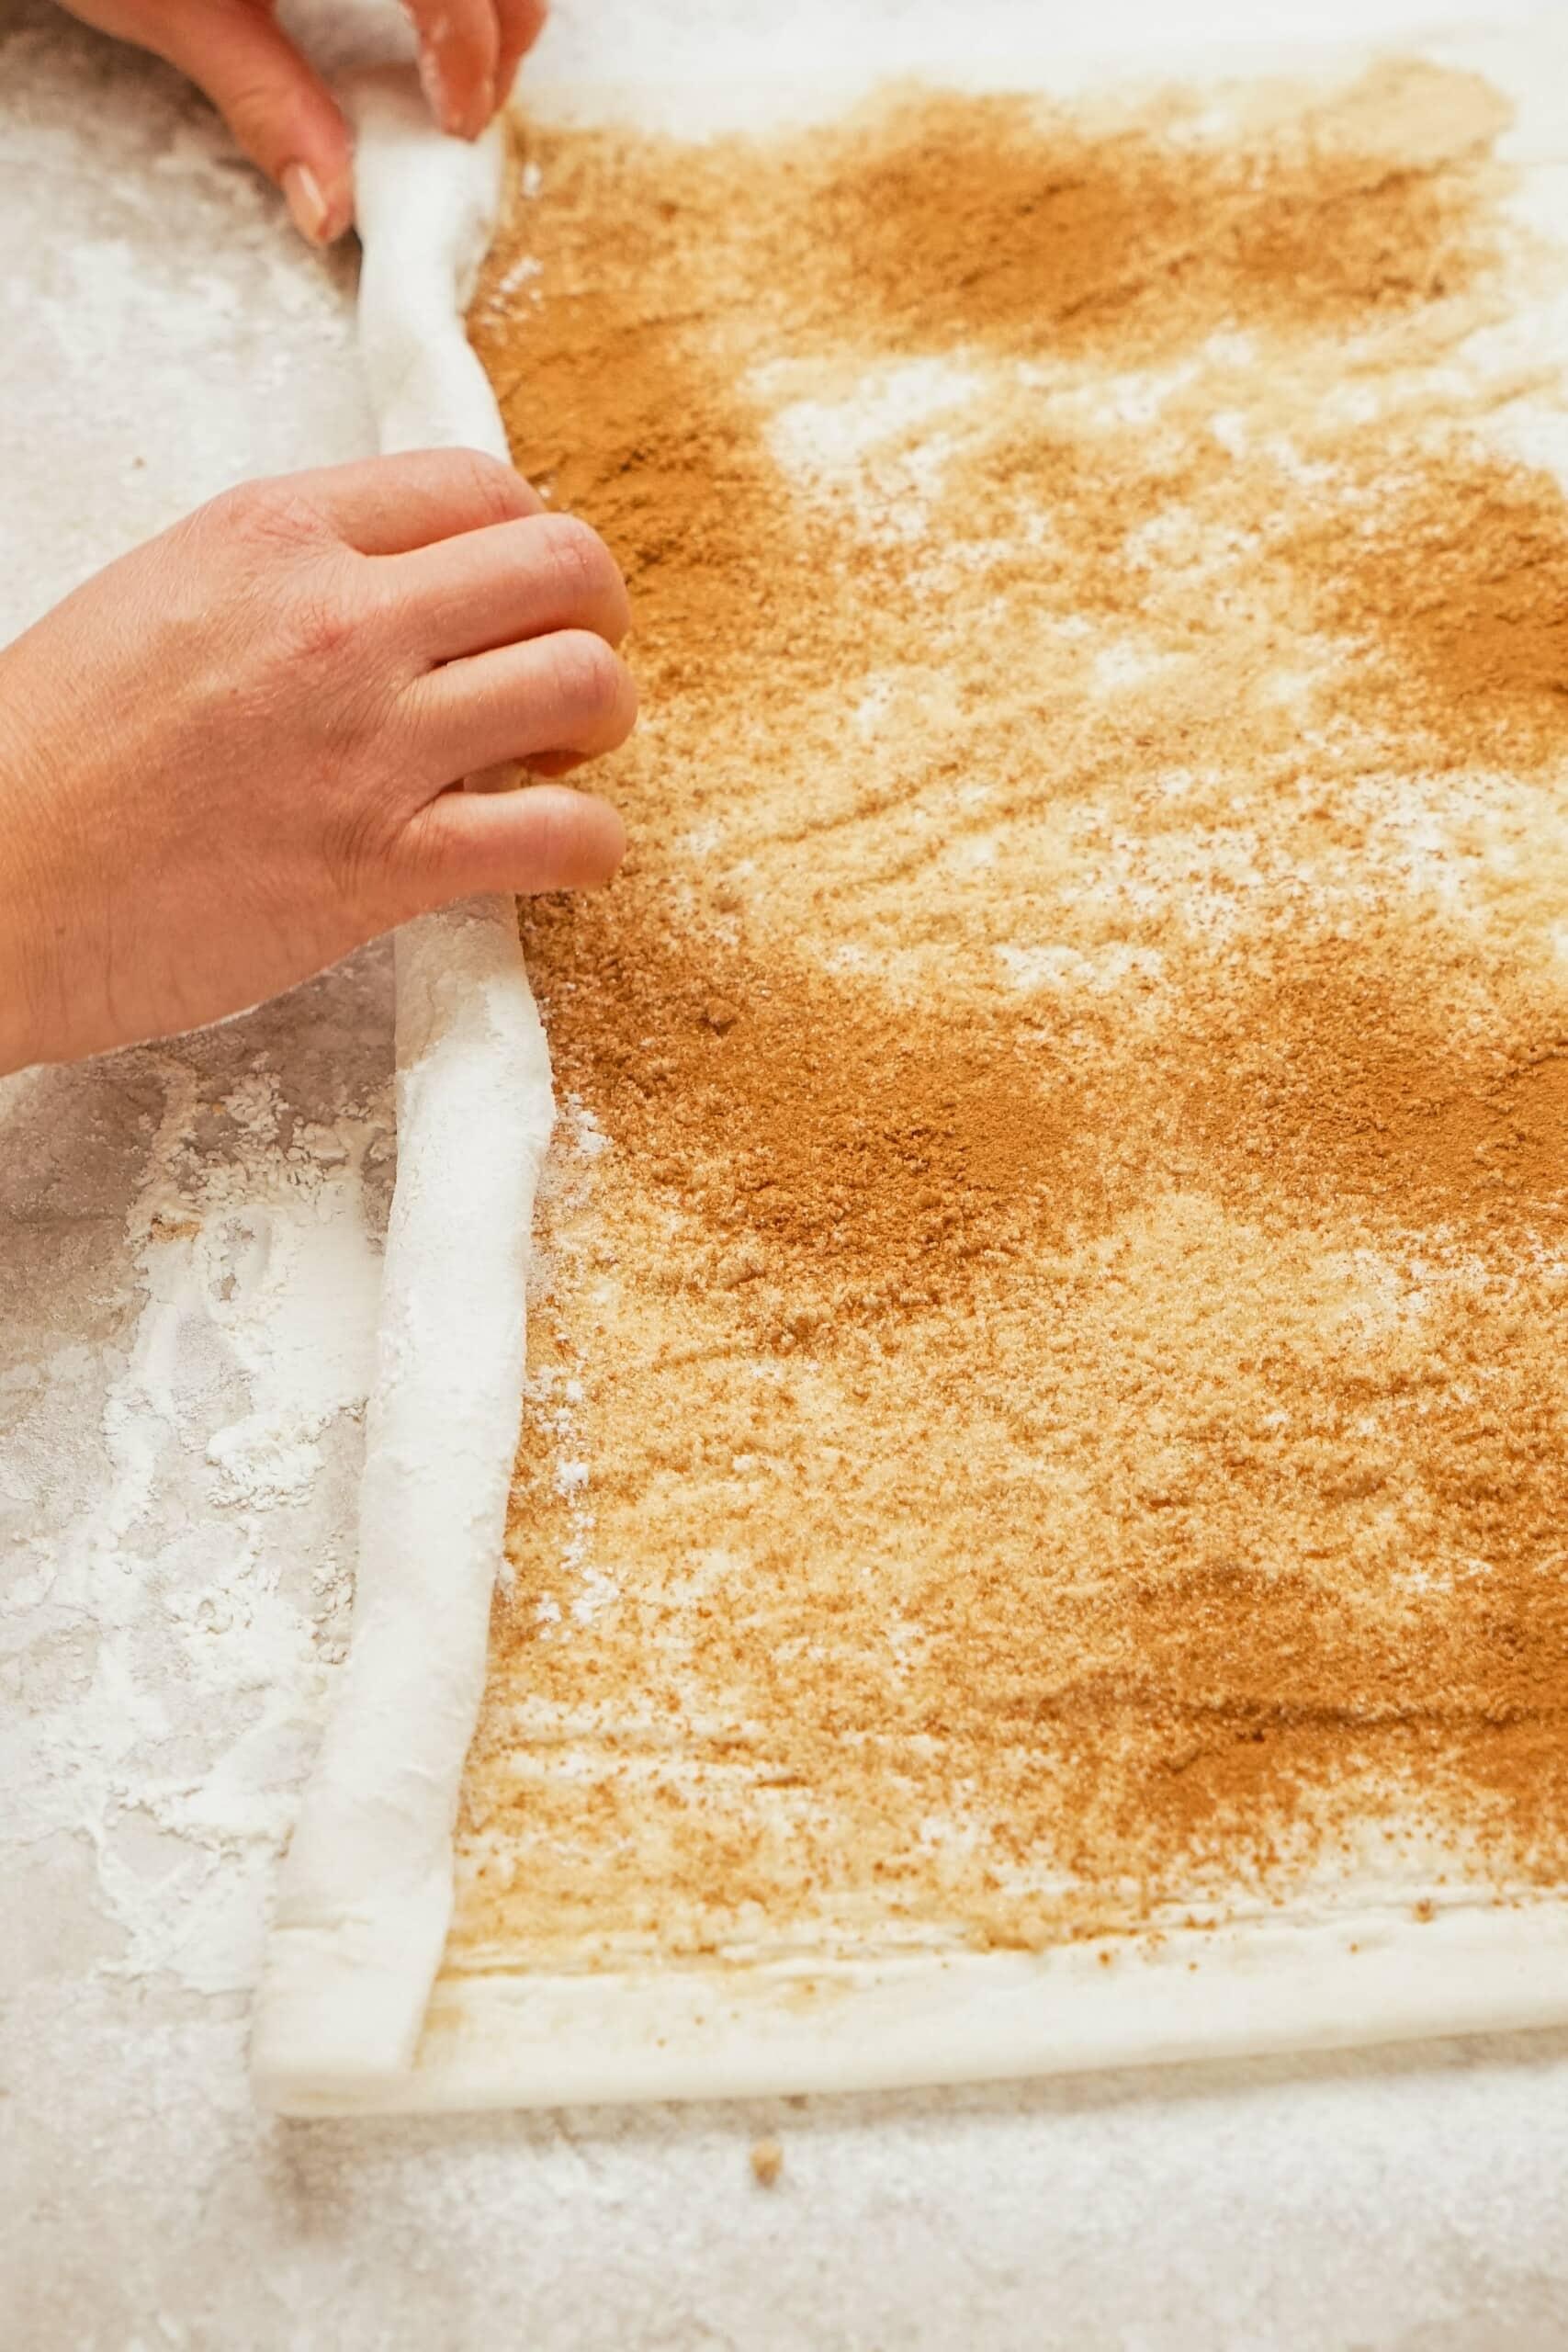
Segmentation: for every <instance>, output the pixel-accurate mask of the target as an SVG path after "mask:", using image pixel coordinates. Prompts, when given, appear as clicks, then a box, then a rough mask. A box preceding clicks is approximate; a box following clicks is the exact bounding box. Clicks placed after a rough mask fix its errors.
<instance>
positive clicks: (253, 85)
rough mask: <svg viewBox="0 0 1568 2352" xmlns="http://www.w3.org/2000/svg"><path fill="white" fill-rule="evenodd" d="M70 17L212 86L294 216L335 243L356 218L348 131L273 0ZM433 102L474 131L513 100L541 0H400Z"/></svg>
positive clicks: (88, 5)
mask: <svg viewBox="0 0 1568 2352" xmlns="http://www.w3.org/2000/svg"><path fill="white" fill-rule="evenodd" d="M65 5H66V6H67V7H68V8H69V9H70V11H71V14H72V15H73V17H81V18H82V19H83V21H84V22H85V23H86V24H89V25H96V27H97V28H98V30H99V31H100V32H106V33H114V34H116V35H118V38H119V39H120V40H129V41H134V43H135V44H136V46H137V48H138V49H150V50H152V51H153V53H154V54H155V55H156V56H159V57H162V58H165V59H167V61H168V62H169V63H170V64H171V65H174V66H177V67H178V69H179V71H180V72H181V73H182V74H189V76H190V78H191V80H192V81H193V82H195V83H196V84H197V86H198V87H199V88H201V89H203V90H205V91H206V93H207V95H208V96H209V98H210V99H211V100H212V103H213V105H214V106H215V107H217V108H218V111H219V113H220V115H221V116H222V117H223V119H224V120H225V121H226V122H227V123H228V125H229V128H230V130H231V131H232V132H233V134H234V137H235V139H236V141H238V143H239V145H240V146H241V147H242V148H243V150H244V152H245V153H246V154H247V155H248V156H249V157H250V159H251V161H252V163H253V164H260V165H261V168H262V170H263V171H264V172H265V174H266V175H267V176H268V178H269V179H274V180H276V182H277V185H278V187H280V188H281V189H282V190H283V193H284V196H285V198H286V199H287V201H288V209H289V211H290V212H291V213H292V215H293V217H294V225H295V227H296V228H297V229H299V232H300V233H301V234H302V235H304V236H306V237H309V238H310V242H311V243H312V244H320V245H324V244H330V243H332V241H333V238H334V237H341V236H342V234H343V232H344V230H345V229H346V228H347V227H348V225H349V223H350V221H351V220H353V218H354V187H353V175H352V170H351V165H350V156H351V153H352V141H351V140H350V137H349V130H348V125H347V124H346V123H345V122H344V119H343V116H342V115H341V114H340V113H339V111H338V108H337V106H336V104H335V102H334V101H333V96H332V94H331V92H330V91H329V90H328V88H327V85H326V84H325V83H324V82H323V81H322V80H321V75H320V74H318V73H317V72H316V71H315V68H314V67H313V66H311V65H310V64H309V63H308V62H307V61H306V60H305V58H304V57H303V56H302V55H301V54H300V52H299V50H298V49H296V47H295V46H294V43H293V42H292V41H291V40H289V38H288V34H287V33H285V32H284V31H282V30H281V29H280V28H279V27H278V26H277V25H276V23H275V22H274V19H273V8H274V6H275V0H65ZM402 6H403V10H404V14H405V15H406V16H408V17H410V18H411V19H412V24H413V28H414V34H415V37H416V39H417V40H418V42H419V62H420V78H421V80H422V81H423V84H424V91H425V96H427V97H428V99H429V100H430V106H431V111H432V113H433V114H434V117H435V119H436V120H437V122H439V124H440V125H441V128H442V129H443V130H446V131H449V132H451V134H452V135H453V136H454V137H455V138H458V139H477V138H478V137H479V132H480V131H481V130H483V129H484V127H485V125H486V123H487V122H489V120H490V119H491V116H492V115H493V114H494V113H495V111H496V108H497V107H501V106H503V105H504V104H505V102H506V96H507V93H508V92H509V90H510V89H511V87H512V82H513V75H514V74H516V71H517V67H518V64H519V62H520V61H521V60H522V58H523V57H525V55H526V53H527V51H529V50H530V49H531V48H532V47H533V44H534V42H535V41H536V40H537V38H538V35H539V29H540V28H541V26H542V25H543V24H544V21H545V6H546V0H402Z"/></svg>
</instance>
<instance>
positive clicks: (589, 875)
mask: <svg viewBox="0 0 1568 2352" xmlns="http://www.w3.org/2000/svg"><path fill="white" fill-rule="evenodd" d="M625 855H626V828H625V826H624V825H623V824H622V822H621V820H620V819H619V817H618V816H617V815H616V814H615V810H614V809H612V808H611V806H610V804H609V802H608V801H607V800H601V799H600V798H599V797H598V796H597V795H596V794H594V793H592V792H574V791H573V790H572V789H571V787H570V786H569V785H562V784H533V785H525V786H523V787H522V788H521V790H518V791H513V792H465V791H463V790H462V789H461V788H458V789H457V790H454V791H451V792H443V793H441V794H440V795H439V796H438V797H436V798H435V799H434V800H432V801H429V802H427V803H426V805H425V807H424V808H423V809H420V810H419V812H418V814H417V815H416V816H414V817H412V818H411V819H410V820H409V822H408V824H407V825H406V826H405V827H404V829H403V833H402V837H401V840H400V843H399V847H398V850H397V852H396V853H395V873H396V879H395V885H394V887H395V888H398V889H399V891H400V892H403V893H406V894H407V896H408V897H409V898H411V899H415V900H417V903H418V905H419V907H420V909H421V910H423V909H424V908H427V907H437V906H445V905H446V903H447V902H448V901H449V900H451V899H463V898H467V897H468V895H469V894H470V893H471V892H473V891H476V890H501V891H508V890H510V891H515V892H516V893H517V894H518V895H519V896H520V897H525V898H526V897H532V896H534V895H535V894H536V893H537V892H539V891H541V890H593V889H597V888H600V886H601V885H602V884H604V883H605V882H608V881H609V879H610V877H611V876H612V875H613V874H614V873H615V868H616V867H617V866H618V865H619V864H620V862H621V860H622V858H623V857H624V856H625Z"/></svg>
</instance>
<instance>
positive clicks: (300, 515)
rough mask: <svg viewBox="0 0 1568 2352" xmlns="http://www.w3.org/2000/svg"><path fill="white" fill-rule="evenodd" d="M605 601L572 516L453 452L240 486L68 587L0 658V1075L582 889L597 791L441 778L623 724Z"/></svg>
mask: <svg viewBox="0 0 1568 2352" xmlns="http://www.w3.org/2000/svg"><path fill="white" fill-rule="evenodd" d="M627 620H628V609H627V604H626V590H625V588H624V586H623V585H622V582H621V576H620V573H619V571H617V570H616V568H615V563H614V561H613V560H612V559H611V557H610V555H609V553H608V552H607V550H606V549H605V548H604V544H603V542H602V541H601V540H600V539H599V538H598V537H596V536H595V535H594V533H593V532H592V531H591V530H590V529H589V528H588V526H587V525H586V524H583V523H579V522H576V521H574V520H573V519H572V518H571V517H570V515H547V514H546V513H545V512H544V511H543V508H542V504H541V502H540V500H539V499H538V498H537V496H536V494H535V492H533V491H532V490H530V489H529V487H528V485H527V484H526V483H525V482H524V481H520V480H519V478H518V477H517V475H515V474H514V473H513V471H512V469H511V468H510V467H508V466H505V465H502V463H501V462H500V461H499V460H498V459H496V458H487V457H484V456H481V455H480V454H479V452H477V451H475V450H469V449H446V450H423V451H418V452H415V453H414V454H413V455H412V456H409V457H400V458H372V459H370V460H368V461H367V463H364V464H361V465H348V466H334V467H330V468H326V469H322V470H321V471H319V472H314V473H303V474H295V475H291V476H288V477H287V478H284V479H281V480H278V481H263V482H251V483H248V484H246V485H245V486H244V487H243V488H242V489H239V490H233V491H229V492H225V494H224V495H223V496H222V497H220V498H216V499H214V500H213V501H212V502H211V503H210V504H209V505H207V506H203V507H201V508H199V509H198V510H197V513H196V514H195V515H190V516H189V517H187V519H186V521H185V522H183V523H178V524H176V525H175V527H174V528H173V529H172V530H170V531H166V532H164V535H163V537H161V538H157V539H153V540H152V541H151V542H150V543H149V544H148V545H147V546H146V547H142V548H137V549H136V550H135V551H134V552H133V553H132V554H130V555H128V556H124V557H122V558H121V560H119V561H118V563H114V564H111V565H110V566H109V568H108V569H107V571H101V572H99V573H98V574H97V575H96V578H94V579H92V580H89V581H88V582H86V583H85V585H84V586H83V587H81V588H79V589H77V590H76V592H75V594H73V595H71V596H68V597H67V598H66V600H65V602H64V603H63V604H62V605H57V606H56V608H55V609H54V611H53V612H51V613H50V614H47V615H46V616H45V617H44V618H43V619H42V620H41V621H39V623H38V625H37V626H36V628H32V629H30V630H29V631H28V634H27V635H26V636H25V637H22V638H19V639H17V642H16V643H15V644H14V645H11V646H8V647H6V648H5V649H4V650H0V1070H3V1069H17V1068H19V1067H20V1066H21V1065H22V1064H24V1063H27V1062H30V1061H39V1060H53V1061H60V1060H69V1059H72V1058H73V1057H76V1056H78V1055H82V1054H88V1053H95V1052H98V1051H100V1050H101V1049H103V1048H104V1047H106V1046H117V1045H121V1044H125V1043H128V1042H129V1041H130V1040H131V1039H134V1038H140V1037H148V1036H152V1035H164V1034H167V1033H168V1032H170V1031H174V1030H178V1029H186V1028H191V1027H194V1026H196V1025H197V1023H202V1022H207V1021H212V1020H216V1019H217V1018H218V1017H219V1016H220V1015H221V1014H223V1013H228V1012H237V1011H238V1010H240V1009H241V1008H242V1007H243V1006H246V1005H249V1004H253V1003H255V1002H256V1001H259V1000H260V999H261V998H263V997H265V996H270V995H272V994H274V993H275V992H276V990H278V989H283V988H287V987H288V986H289V985H290V983H292V982H293V981H295V980H299V979H303V978H305V977H306V975H307V974H309V973H311V972H314V971H319V970H320V969H321V967H322V966H323V965H326V964H329V963H332V962H333V961H334V960H335V958H336V957H338V956H342V955H344V954H345V953H346V951H347V950H348V949H349V948H351V947H353V946H355V945H356V944H358V943H359V942H360V941H361V940H365V939H368V938H370V937H371V936H372V935H373V934H374V933H378V932H380V931H384V930H387V929H388V928H389V927H390V926H391V925H392V924H394V923H397V922H401V921H402V920H403V919H404V918H405V917H406V916H409V915H412V914H415V913H419V912H422V911H423V910H427V909H429V908H432V907H436V906H441V905H443V904H446V902H447V901H449V900H451V899H458V898H462V897H466V896H467V895H468V893H469V892H470V891H479V890H502V891H509V890H517V891H536V890H563V889H564V890H571V889H581V888H591V887H592V886H593V885H595V884H597V883H602V882H605V881H607V880H608V879H609V877H610V876H611V875H612V874H613V873H614V872H615V867H616V866H617V865H619V863H620V860H621V855H622V853H623V850H624V847H625V836H624V834H623V832H622V829H621V822H620V820H619V818H618V817H617V816H616V815H615V810H614V809H611V808H610V807H609V806H608V805H607V803H605V802H604V801H603V800H600V799H597V798H594V797H591V796H590V795H588V794H586V793H580V792H576V791H573V790H571V789H570V787H568V786H560V785H553V784H545V785H532V786H525V788H523V789H522V790H520V791H502V792H486V793H477V792H463V791H461V790H457V789H454V788H453V787H454V786H456V785H457V782H458V779H460V778H461V777H463V776H465V775H471V774H474V773H476V772H477V771H479V770H482V769H485V768H489V767H491V766H495V765H499V764H501V763H504V762H507V761H511V760H521V761H522V762H523V763H524V764H525V766H526V767H527V768H529V769H530V770H531V771H532V773H533V774H535V775H549V776H558V775H562V774H564V773H565V772H566V770H567V769H569V768H570V767H573V766H575V765H576V764H577V763H579V762H580V761H581V760H583V759H586V758H589V757H591V756H592V754H593V753H595V752H604V751H609V750H611V749H612V748H613V747H614V746H615V744H617V743H620V742H622V741H624V740H625V738H626V735H627V733H628V732H629V731H630V729H631V725H632V720H633V718H634V716H635V713H636V695H635V692H634V689H633V686H632V683H631V679H630V677H629V675H628V674H627V672H626V667H625V665H624V664H623V662H621V661H620V659H619V657H618V656H617V655H616V654H615V651H614V650H612V649H613V648H614V647H615V645H617V644H618V643H619V641H620V639H621V637H622V635H623V634H624V632H625V630H626V626H627Z"/></svg>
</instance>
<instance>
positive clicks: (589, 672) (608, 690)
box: [556, 629, 626, 726]
mask: <svg viewBox="0 0 1568 2352" xmlns="http://www.w3.org/2000/svg"><path fill="white" fill-rule="evenodd" d="M625 675H626V673H625V672H624V670H623V669H622V666H621V664H620V662H619V661H618V660H617V659H616V657H615V654H614V653H612V652H611V650H610V648H609V647H608V646H607V645H606V644H605V642H604V639H603V638H602V637H592V636H591V635H590V634H589V633H588V632H587V631H586V630H585V629H567V630H565V631H563V633H562V634H561V635H560V636H559V637H558V639H556V682H557V684H558V688H559V690H560V693H561V695H562V698H563V700H564V701H566V702H567V703H568V704H570V707H571V709H572V710H573V712H574V713H575V714H576V715H577V716H578V717H579V718H581V719H582V720H583V721H584V722H585V723H587V724H589V725H592V726H599V725H607V724H609V723H611V722H612V721H613V720H614V719H615V717H616V714H617V713H618V712H619V710H620V708H621V705H622V701H623V698H624V694H625V688H624V685H623V680H624V678H625Z"/></svg>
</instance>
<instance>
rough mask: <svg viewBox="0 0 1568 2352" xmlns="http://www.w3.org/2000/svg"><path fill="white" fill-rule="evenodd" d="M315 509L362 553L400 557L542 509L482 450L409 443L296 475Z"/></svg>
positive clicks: (527, 488) (531, 492)
mask: <svg viewBox="0 0 1568 2352" xmlns="http://www.w3.org/2000/svg"><path fill="white" fill-rule="evenodd" d="M307 484H309V485H310V489H311V493H312V495H314V496H315V497H317V498H318V499H319V501H320V503H321V512H322V513H323V515H326V516H327V518H328V519H329V520H330V522H331V523H332V524H333V527H334V528H335V529H336V530H338V531H339V532H340V533H341V534H342V536H343V537H344V539H345V540H346V541H347V543H348V545H349V546H350V547H352V548H357V549H358V551H359V553H360V554H361V555H376V556H382V555H385V556H401V555H406V554H407V553H408V552H409V550H410V549H411V548H428V547H430V546H431V545H432V544H433V542H435V541H438V540H445V539H450V538H453V537H457V535H458V534H459V533H461V532H465V531H483V530H486V529H489V528H493V527H495V526H498V525H501V524H506V523H515V522H519V521H521V520H522V519H523V518H524V517H525V516H526V515H538V514H541V513H542V512H543V511H544V500H543V499H542V498H541V497H540V496H539V493H538V492H537V491H536V490H535V489H534V488H533V486H532V485H531V484H530V483H528V482H525V481H524V479H523V477H522V475H521V474H520V473H517V472H515V471H514V470H513V468H512V467H511V466H509V465H506V464H504V463H503V462H502V459H501V458H491V457H488V456H487V455H486V454H485V452H484V451H483V450H482V449H412V450H410V451H409V452H408V453H407V454H406V455H405V456H401V457H396V458H362V459H360V460H359V461H358V463H356V464H351V465H345V466H324V467H322V468H321V469H319V470H318V471H317V472H316V473H314V474H306V475H301V476H300V477H299V486H300V487H301V488H304V487H305V486H306V485H307Z"/></svg>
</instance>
